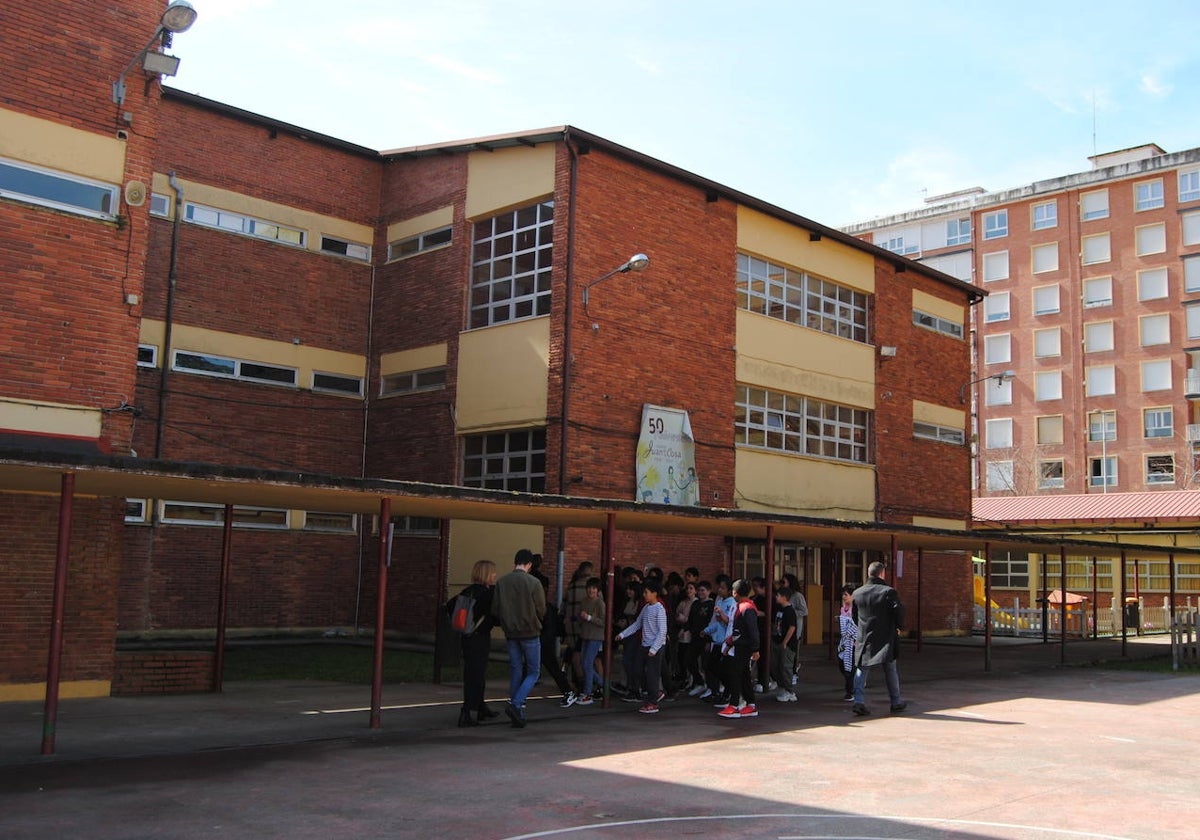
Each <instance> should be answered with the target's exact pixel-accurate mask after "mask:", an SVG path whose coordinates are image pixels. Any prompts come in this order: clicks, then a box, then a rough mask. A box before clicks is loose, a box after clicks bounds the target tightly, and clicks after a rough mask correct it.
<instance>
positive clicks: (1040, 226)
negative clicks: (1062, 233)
mask: <svg viewBox="0 0 1200 840" xmlns="http://www.w3.org/2000/svg"><path fill="white" fill-rule="evenodd" d="M1030 212H1031V214H1032V225H1033V229H1034V230H1045V229H1046V228H1052V227H1058V202H1057V201H1047V202H1046V203H1045V204H1035V205H1033V207H1032V208H1030Z"/></svg>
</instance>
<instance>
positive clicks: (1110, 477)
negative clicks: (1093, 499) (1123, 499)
mask: <svg viewBox="0 0 1200 840" xmlns="http://www.w3.org/2000/svg"><path fill="white" fill-rule="evenodd" d="M1090 468H1091V476H1090V478H1089V482H1090V484H1091V486H1092V487H1115V486H1116V484H1117V458H1116V456H1115V455H1109V456H1106V457H1101V458H1092V459H1091V464H1090Z"/></svg>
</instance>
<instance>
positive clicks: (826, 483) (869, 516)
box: [734, 447, 875, 521]
mask: <svg viewBox="0 0 1200 840" xmlns="http://www.w3.org/2000/svg"><path fill="white" fill-rule="evenodd" d="M734 481H735V482H736V487H737V506H738V508H740V509H743V510H760V511H771V512H776V513H795V514H799V515H801V516H820V517H829V518H832V519H852V520H857V521H871V520H873V519H874V518H875V469H874V468H873V467H872V466H870V465H869V464H862V465H859V464H844V463H841V462H837V461H826V460H823V459H820V458H806V457H803V456H800V455H784V454H777V453H774V452H767V451H763V450H758V449H751V448H749V447H738V449H737V455H736V459H735V464H734Z"/></svg>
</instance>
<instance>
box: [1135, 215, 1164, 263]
mask: <svg viewBox="0 0 1200 840" xmlns="http://www.w3.org/2000/svg"><path fill="white" fill-rule="evenodd" d="M1133 238H1134V247H1135V249H1136V250H1137V255H1138V256H1139V257H1144V256H1146V255H1148V254H1161V253H1162V252H1163V251H1165V250H1167V226H1166V224H1164V223H1162V222H1160V223H1158V224H1156V225H1143V226H1142V227H1139V228H1137V230H1135V231H1134V234H1133Z"/></svg>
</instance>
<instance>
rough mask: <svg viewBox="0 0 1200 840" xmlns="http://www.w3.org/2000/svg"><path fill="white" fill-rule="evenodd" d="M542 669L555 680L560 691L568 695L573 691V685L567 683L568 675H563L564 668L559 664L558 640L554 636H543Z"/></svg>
mask: <svg viewBox="0 0 1200 840" xmlns="http://www.w3.org/2000/svg"><path fill="white" fill-rule="evenodd" d="M542 667H543V668H545V669H546V672H547V673H548V674H550V678H551V679H553V680H554V684H555V685H557V686H558V690H559V691H560V692H562V693H563V694H566V693H567V692H568V691H570V690H571V684H570V683H569V682H567V675H566V674H564V673H563V670H562V666H561V665H559V663H558V639H556V638H555V637H554V636H547V635H545V634H543V635H542Z"/></svg>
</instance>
